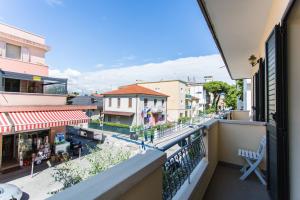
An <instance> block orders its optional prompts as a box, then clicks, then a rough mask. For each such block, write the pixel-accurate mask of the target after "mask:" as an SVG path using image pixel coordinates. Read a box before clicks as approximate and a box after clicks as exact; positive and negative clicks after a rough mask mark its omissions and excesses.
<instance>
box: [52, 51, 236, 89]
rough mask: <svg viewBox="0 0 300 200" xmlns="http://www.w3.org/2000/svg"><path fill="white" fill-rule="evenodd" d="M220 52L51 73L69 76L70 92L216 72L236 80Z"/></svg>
mask: <svg viewBox="0 0 300 200" xmlns="http://www.w3.org/2000/svg"><path fill="white" fill-rule="evenodd" d="M220 66H224V63H223V61H222V58H221V56H220V55H209V56H199V57H188V58H180V59H177V60H169V61H165V62H161V63H148V64H144V65H137V66H129V67H123V68H113V69H104V70H95V71H91V72H79V71H77V70H74V69H70V68H68V69H66V70H64V71H61V70H57V69H55V70H50V76H55V77H65V78H68V79H69V82H68V84H69V91H77V92H83V93H90V92H94V91H101V92H103V91H107V90H111V89H114V88H117V87H118V86H120V85H126V84H132V83H135V82H136V80H143V81H159V80H169V79H181V80H187V77H189V78H190V79H191V80H193V79H194V78H195V79H196V81H197V82H202V81H203V77H204V76H209V75H212V76H213V78H214V80H220V81H225V82H229V83H233V81H232V80H231V79H230V77H229V74H228V72H227V70H226V68H225V67H223V68H220Z"/></svg>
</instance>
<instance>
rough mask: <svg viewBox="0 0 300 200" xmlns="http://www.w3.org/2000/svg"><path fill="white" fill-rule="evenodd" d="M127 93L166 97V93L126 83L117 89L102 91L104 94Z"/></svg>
mask: <svg viewBox="0 0 300 200" xmlns="http://www.w3.org/2000/svg"><path fill="white" fill-rule="evenodd" d="M128 94H144V95H151V96H163V97H168V95H166V94H163V93H160V92H156V91H154V90H150V89H148V88H145V87H142V86H139V85H136V84H134V85H127V86H123V87H120V88H119V89H117V90H112V91H109V92H105V93H103V95H104V96H108V95H128Z"/></svg>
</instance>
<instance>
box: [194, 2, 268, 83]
mask: <svg viewBox="0 0 300 200" xmlns="http://www.w3.org/2000/svg"><path fill="white" fill-rule="evenodd" d="M198 2H199V4H200V7H201V9H202V12H203V14H204V16H205V18H206V21H207V22H208V25H209V27H210V29H211V32H212V34H213V36H214V39H215V41H216V43H217V46H218V48H219V50H220V52H221V53H222V54H223V55H222V56H223V60H224V62H225V64H226V66H227V69H228V70H229V73H230V75H231V78H232V79H240V78H250V77H251V66H250V64H249V62H248V58H249V57H250V55H251V54H256V53H257V52H258V46H259V43H260V41H261V39H262V35H263V32H264V27H265V25H266V22H267V18H268V14H269V10H270V8H271V5H272V0H263V1H262V0H225V1H222V0H198ZM256 56H257V55H256Z"/></svg>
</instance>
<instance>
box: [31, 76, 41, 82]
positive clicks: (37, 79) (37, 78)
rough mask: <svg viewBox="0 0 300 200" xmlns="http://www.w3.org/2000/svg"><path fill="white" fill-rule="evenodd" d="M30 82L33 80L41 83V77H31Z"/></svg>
mask: <svg viewBox="0 0 300 200" xmlns="http://www.w3.org/2000/svg"><path fill="white" fill-rule="evenodd" d="M32 80H34V81H41V80H42V77H40V76H33V77H32Z"/></svg>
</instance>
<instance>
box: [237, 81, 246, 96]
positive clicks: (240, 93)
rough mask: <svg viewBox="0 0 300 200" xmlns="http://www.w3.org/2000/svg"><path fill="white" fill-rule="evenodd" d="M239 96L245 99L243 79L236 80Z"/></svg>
mask: <svg viewBox="0 0 300 200" xmlns="http://www.w3.org/2000/svg"><path fill="white" fill-rule="evenodd" d="M236 89H237V97H238V98H239V99H240V100H241V101H243V91H244V82H243V79H239V80H237V81H236Z"/></svg>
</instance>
